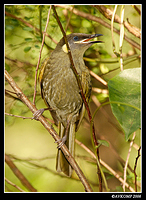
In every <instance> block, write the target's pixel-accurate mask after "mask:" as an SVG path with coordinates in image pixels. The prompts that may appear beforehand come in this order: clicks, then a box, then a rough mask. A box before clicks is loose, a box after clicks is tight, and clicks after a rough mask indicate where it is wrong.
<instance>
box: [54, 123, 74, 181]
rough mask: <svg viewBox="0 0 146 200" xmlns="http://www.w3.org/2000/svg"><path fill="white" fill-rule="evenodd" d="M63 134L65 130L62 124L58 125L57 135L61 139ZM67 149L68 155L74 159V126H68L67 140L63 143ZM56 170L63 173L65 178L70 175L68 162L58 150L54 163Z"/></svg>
mask: <svg viewBox="0 0 146 200" xmlns="http://www.w3.org/2000/svg"><path fill="white" fill-rule="evenodd" d="M64 134H65V128H64V126H63V125H62V124H60V125H59V135H60V137H61V138H62V137H63V136H64ZM65 144H66V146H67V147H68V149H69V151H70V153H71V154H72V156H73V157H74V147H75V124H70V128H69V132H68V135H67V140H66V142H65ZM56 170H57V171H58V172H63V173H64V174H65V175H67V176H69V177H70V176H71V175H72V167H71V166H70V164H69V162H68V161H67V159H66V158H65V156H64V154H63V153H62V151H61V150H60V149H58V153H57V162H56Z"/></svg>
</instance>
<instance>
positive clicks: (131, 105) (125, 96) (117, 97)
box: [108, 68, 141, 141]
mask: <svg viewBox="0 0 146 200" xmlns="http://www.w3.org/2000/svg"><path fill="white" fill-rule="evenodd" d="M140 85H141V78H140V68H133V69H126V70H123V71H122V72H120V73H119V74H118V75H116V76H115V77H113V78H112V79H111V80H110V81H109V82H108V88H109V99H110V101H111V108H112V111H113V114H114V115H115V117H116V118H117V120H118V121H119V123H120V125H121V127H122V128H123V130H124V132H125V139H126V141H127V140H128V139H129V136H130V135H131V134H132V133H133V132H134V131H136V130H137V129H138V128H140V121H141V119H140V115H141V113H140V107H141V91H140ZM112 102H115V103H112Z"/></svg>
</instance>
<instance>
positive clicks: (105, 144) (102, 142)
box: [98, 140, 109, 147]
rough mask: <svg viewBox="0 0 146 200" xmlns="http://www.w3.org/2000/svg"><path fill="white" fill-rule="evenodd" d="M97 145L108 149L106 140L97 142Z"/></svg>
mask: <svg viewBox="0 0 146 200" xmlns="http://www.w3.org/2000/svg"><path fill="white" fill-rule="evenodd" d="M98 143H99V144H100V145H101V144H102V145H103V146H105V147H109V143H108V142H107V141H106V140H98Z"/></svg>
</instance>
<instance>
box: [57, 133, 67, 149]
mask: <svg viewBox="0 0 146 200" xmlns="http://www.w3.org/2000/svg"><path fill="white" fill-rule="evenodd" d="M66 139H67V135H65V136H64V137H63V138H61V139H59V140H57V141H55V143H58V142H60V144H58V146H57V149H60V148H61V147H62V145H64V144H65V142H66Z"/></svg>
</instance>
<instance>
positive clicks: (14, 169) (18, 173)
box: [5, 155, 37, 192]
mask: <svg viewBox="0 0 146 200" xmlns="http://www.w3.org/2000/svg"><path fill="white" fill-rule="evenodd" d="M5 162H6V163H7V165H8V166H9V167H10V168H11V170H12V171H13V173H14V174H15V175H16V176H17V178H18V179H19V180H20V181H21V183H22V184H23V185H24V186H25V187H26V188H27V189H28V190H29V191H31V192H37V190H36V189H35V188H34V187H33V186H32V185H31V184H30V183H29V182H28V180H27V179H26V178H25V177H24V175H23V174H22V173H21V172H20V170H19V169H18V168H17V167H16V165H14V163H13V162H12V161H11V159H10V157H9V156H8V155H5Z"/></svg>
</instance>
